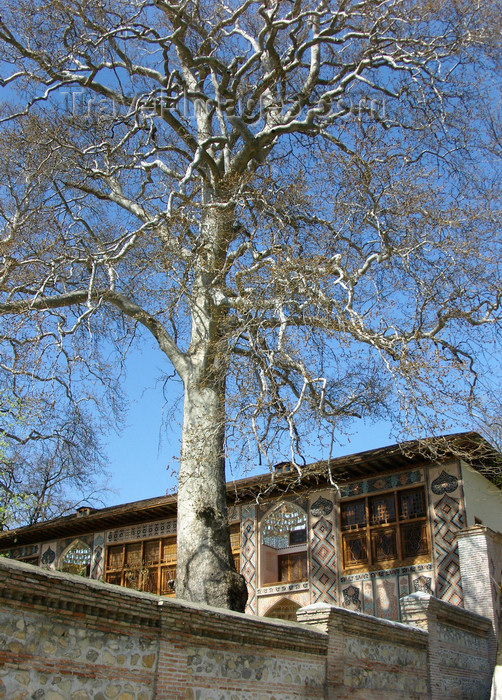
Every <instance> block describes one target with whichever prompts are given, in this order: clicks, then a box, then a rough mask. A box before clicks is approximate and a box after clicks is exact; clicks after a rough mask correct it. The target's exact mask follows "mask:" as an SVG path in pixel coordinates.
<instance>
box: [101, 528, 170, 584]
mask: <svg viewBox="0 0 502 700" xmlns="http://www.w3.org/2000/svg"><path fill="white" fill-rule="evenodd" d="M105 562H106V567H105V581H106V582H107V583H115V584H116V585H119V586H125V587H126V588H134V589H136V590H140V591H146V592H148V593H157V594H160V595H167V596H173V595H174V581H175V579H176V538H175V537H166V538H163V539H154V540H144V541H143V542H127V543H126V544H118V545H111V546H110V547H108V548H107V552H106V557H105Z"/></svg>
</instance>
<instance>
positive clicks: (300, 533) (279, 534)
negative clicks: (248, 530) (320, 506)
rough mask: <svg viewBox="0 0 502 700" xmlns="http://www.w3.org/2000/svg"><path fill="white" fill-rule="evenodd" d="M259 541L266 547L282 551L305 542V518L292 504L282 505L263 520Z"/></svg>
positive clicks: (299, 509) (301, 511) (300, 510)
mask: <svg viewBox="0 0 502 700" xmlns="http://www.w3.org/2000/svg"><path fill="white" fill-rule="evenodd" d="M261 533H262V535H261V537H262V539H261V541H262V543H263V544H266V545H267V546H268V547H274V549H284V548H285V547H292V546H293V545H296V544H303V543H305V542H306V541H307V516H306V515H305V513H304V512H303V510H302V509H301V508H299V507H298V506H296V505H294V504H293V503H282V504H281V505H279V506H277V507H276V508H274V509H273V510H272V511H271V512H270V513H269V514H268V515H267V516H266V517H265V518H264V520H263V523H262V526H261Z"/></svg>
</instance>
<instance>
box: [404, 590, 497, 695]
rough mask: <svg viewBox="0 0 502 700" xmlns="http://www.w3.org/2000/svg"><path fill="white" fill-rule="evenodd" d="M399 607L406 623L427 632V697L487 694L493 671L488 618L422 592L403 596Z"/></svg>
mask: <svg viewBox="0 0 502 700" xmlns="http://www.w3.org/2000/svg"><path fill="white" fill-rule="evenodd" d="M402 608H403V618H404V619H405V620H406V621H407V622H408V623H410V624H412V625H414V626H418V627H421V628H422V629H424V630H426V631H427V632H428V633H429V638H428V666H429V692H430V697H431V698H432V699H433V700H441V699H442V698H465V700H475V699H476V698H488V697H489V696H490V686H491V681H492V674H493V662H492V659H491V624H490V620H488V619H487V618H486V617H482V616H481V615H477V614H475V613H472V612H467V611H466V610H463V609H462V608H459V607H457V606H456V605H450V604H448V603H444V602H442V601H440V600H438V599H437V598H434V597H433V596H429V595H426V594H424V593H415V594H413V595H410V596H408V597H407V598H405V599H403V601H402Z"/></svg>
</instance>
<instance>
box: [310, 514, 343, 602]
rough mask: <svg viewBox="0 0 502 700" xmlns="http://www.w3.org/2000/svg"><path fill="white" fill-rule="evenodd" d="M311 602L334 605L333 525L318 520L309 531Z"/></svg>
mask: <svg viewBox="0 0 502 700" xmlns="http://www.w3.org/2000/svg"><path fill="white" fill-rule="evenodd" d="M310 547H311V556H312V601H313V602H314V603H329V604H332V605H336V601H337V595H336V588H337V577H336V546H335V536H334V532H333V524H332V523H331V522H330V521H329V520H327V519H326V518H324V517H322V518H320V519H319V520H318V521H317V522H316V523H315V525H313V527H312V529H311V539H310Z"/></svg>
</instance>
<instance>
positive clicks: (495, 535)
mask: <svg viewBox="0 0 502 700" xmlns="http://www.w3.org/2000/svg"><path fill="white" fill-rule="evenodd" d="M476 535H478V536H479V535H485V536H487V537H490V538H491V539H493V540H496V541H497V542H498V543H499V544H502V533H501V532H497V531H496V530H492V529H491V528H490V527H487V526H486V525H471V527H466V528H464V529H463V530H459V531H458V532H457V533H456V537H457V540H459V539H464V538H466V537H473V536H476Z"/></svg>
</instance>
